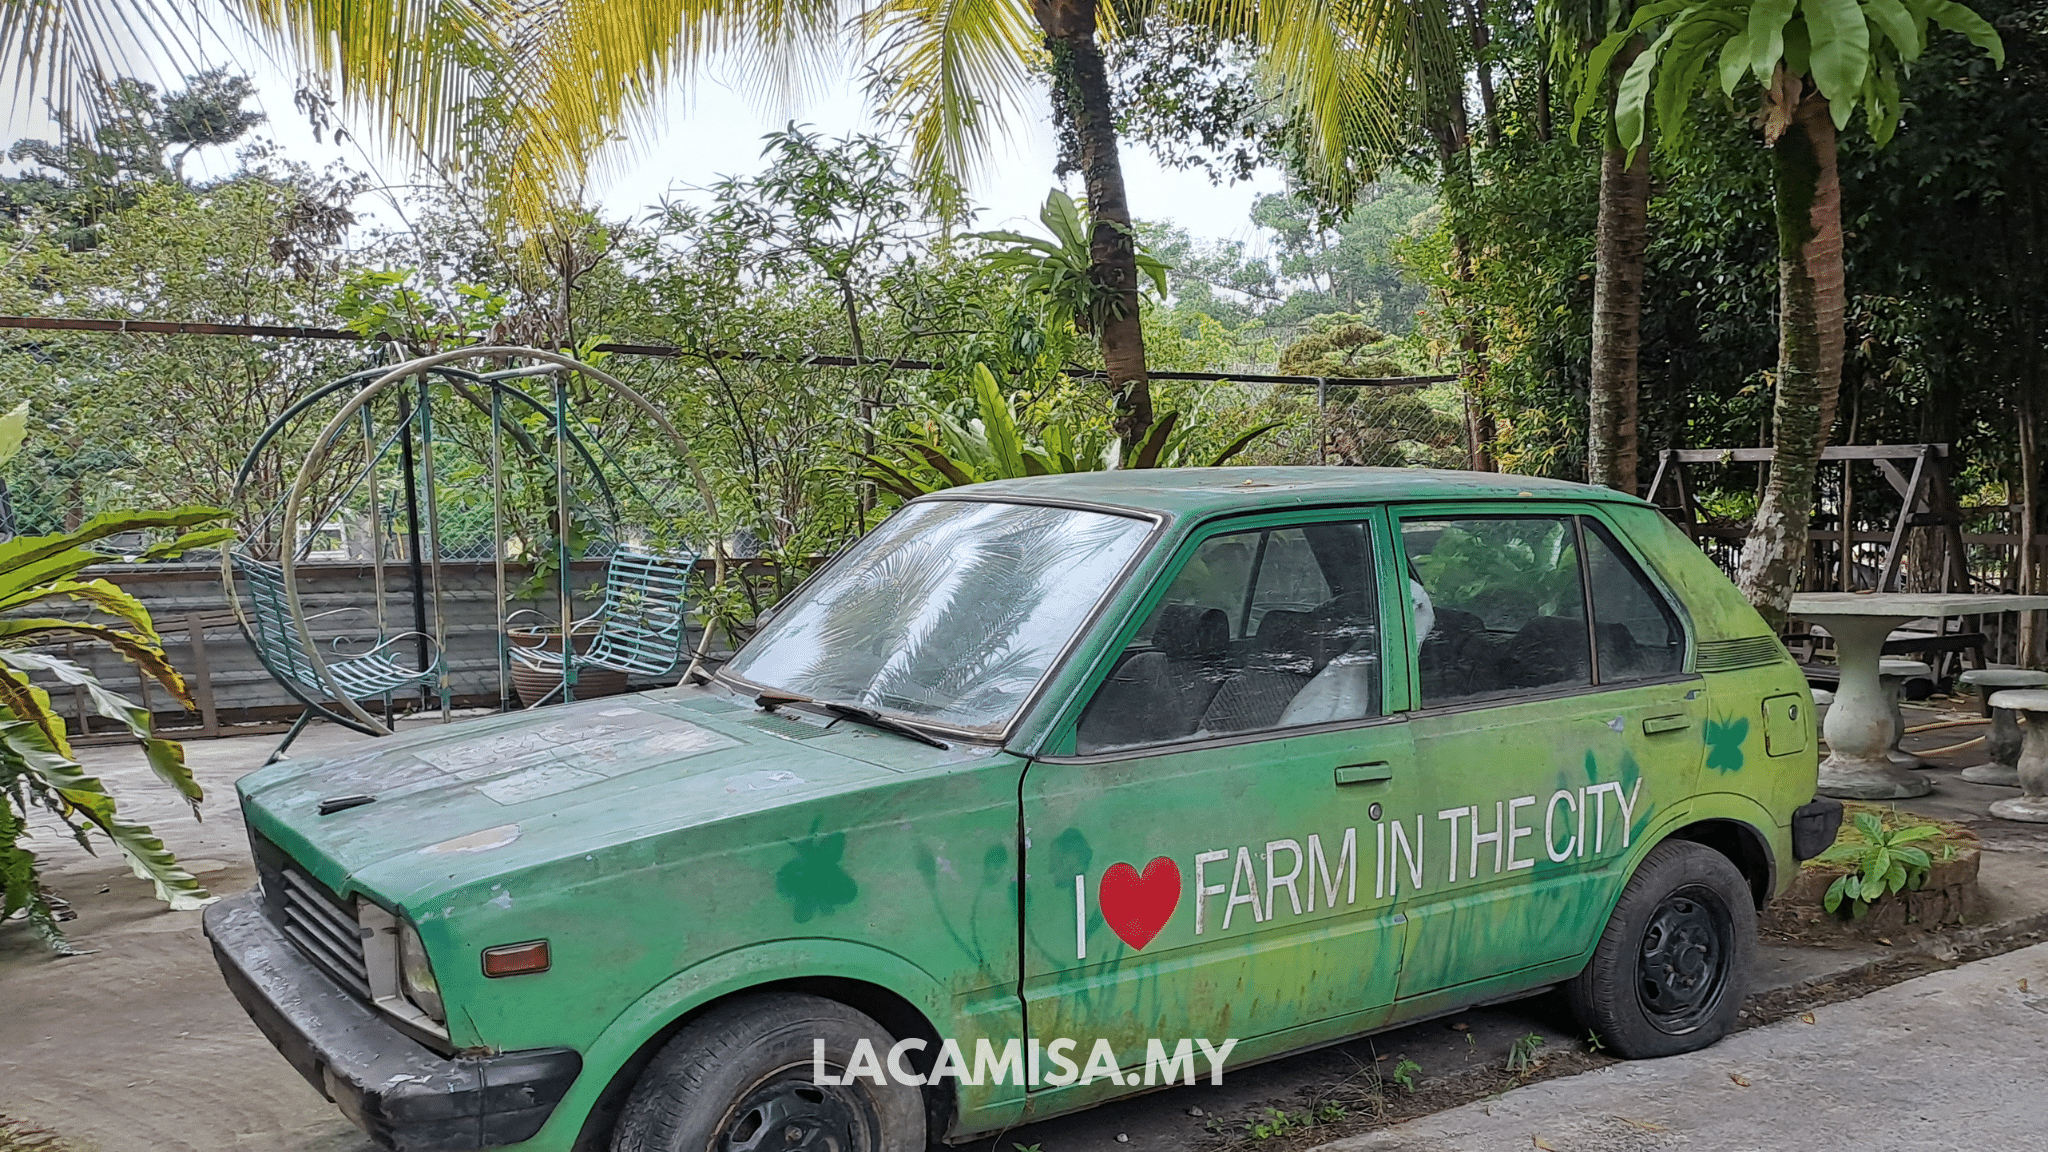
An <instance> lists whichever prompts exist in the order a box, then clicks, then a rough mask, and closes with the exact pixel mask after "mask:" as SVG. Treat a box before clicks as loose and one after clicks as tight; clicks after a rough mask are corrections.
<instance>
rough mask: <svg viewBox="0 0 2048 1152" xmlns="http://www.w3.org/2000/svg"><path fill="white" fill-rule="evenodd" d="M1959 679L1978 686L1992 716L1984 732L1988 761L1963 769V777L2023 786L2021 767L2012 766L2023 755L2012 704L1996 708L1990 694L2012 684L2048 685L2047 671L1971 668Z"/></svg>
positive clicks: (1975, 782) (2034, 686)
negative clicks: (1986, 731)
mask: <svg viewBox="0 0 2048 1152" xmlns="http://www.w3.org/2000/svg"><path fill="white" fill-rule="evenodd" d="M1957 679H1959V680H1961V681H1962V682H1963V683H1965V684H1969V685H1973V686H1974V687H1975V688H1976V689H1977V695H1978V699H1979V702H1980V703H1981V704H1982V705H1983V708H1984V714H1985V715H1987V716H1989V717H1991V730H1990V731H1989V732H1988V733H1986V734H1985V736H1984V755H1985V762H1984V763H1982V764H1978V765H1976V766H1975V767H1971V768H1965V769H1963V779H1965V780H1968V781H1969V782H1970V783H1972V784H2002V785H2004V786H2005V787H2007V788H2017V787H2019V786H2020V770H2019V769H2017V768H2015V767H2013V764H2014V763H2016V762H2017V761H2018V760H2019V756H2020V725H2019V721H2018V720H2017V719H2015V718H2014V716H2013V714H2012V709H2010V708H1993V707H1992V706H1991V697H1992V696H1993V695H1995V694H1997V693H1998V692H2001V691H2004V690H2006V689H2012V688H2048V672H2035V671H2033V670H2031V669H2027V668H1972V669H1970V670H1969V671H1968V672H1965V673H1963V674H1962V675H1961V676H1960V677H1957Z"/></svg>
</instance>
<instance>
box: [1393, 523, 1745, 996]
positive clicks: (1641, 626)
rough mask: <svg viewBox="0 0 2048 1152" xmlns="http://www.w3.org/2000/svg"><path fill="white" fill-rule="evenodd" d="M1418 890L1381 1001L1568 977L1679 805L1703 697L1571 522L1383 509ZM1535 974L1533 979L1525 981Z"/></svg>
mask: <svg viewBox="0 0 2048 1152" xmlns="http://www.w3.org/2000/svg"><path fill="white" fill-rule="evenodd" d="M1398 525H1399V531H1398V535H1399V538H1400V541H1401V546H1402V554H1403V558H1404V561H1405V563H1406V564H1407V566H1408V567H1407V571H1408V574H1409V576H1410V578H1411V580H1412V581H1413V589H1414V592H1413V595H1414V599H1415V604H1416V607H1415V611H1414V614H1413V620H1412V627H1411V629H1410V631H1411V634H1412V635H1413V636H1414V637H1416V638H1417V639H1418V641H1419V642H1416V643H1412V644H1411V650H1410V653H1409V659H1410V660H1411V661H1412V664H1413V667H1414V668H1415V676H1414V679H1413V684H1414V692H1415V709H1414V712H1413V714H1412V720H1411V724H1410V727H1411V729H1412V730H1413V732H1414V734H1415V748H1416V775H1417V779H1418V782H1419V783H1418V788H1419V789H1420V793H1421V795H1420V800H1421V804H1420V810H1419V811H1418V813H1417V814H1416V816H1415V818H1414V820H1415V828H1414V830H1413V835H1414V838H1415V839H1416V840H1417V841H1419V842H1421V843H1422V844H1423V845H1424V846H1425V847H1424V849H1423V855H1424V860H1423V864H1424V867H1423V871H1422V880H1423V882H1422V884H1421V886H1420V889H1419V890H1418V891H1415V892H1414V893H1413V894H1412V895H1406V896H1404V897H1403V899H1402V903H1401V909H1402V910H1403V911H1405V912H1406V913H1407V915H1408V921H1409V923H1408V931H1407V942H1406V954H1405V955H1404V957H1403V959H1402V965H1401V979H1400V997H1401V998H1402V999H1403V1000H1407V999H1409V998H1411V997H1417V996H1425V995H1430V994H1432V993H1440V992H1443V991H1444V990H1447V989H1456V988H1459V987H1461V986H1465V985H1471V984H1475V983H1477V982H1481V981H1486V980H1489V979H1494V978H1504V977H1511V976H1512V974H1514V973H1517V972H1530V971H1531V970H1534V969H1538V968H1541V967H1542V966H1544V965H1546V964H1552V963H1554V962H1558V961H1563V960H1568V959H1570V958H1573V957H1576V956H1577V955H1579V954H1580V953H1582V952H1583V951H1584V950H1585V948H1587V947H1588V946H1590V944H1591V942H1592V940H1593V939H1594V938H1595V936H1596V935H1597V934H1598V933H1599V932H1600V930H1601V928H1602V926H1603V924H1604V922H1605V918H1606V915H1607V912H1608V909H1609V908H1610V907H1611V905H1612V902H1613V900H1614V898H1615V894H1616V891H1617V889H1618V887H1619V885H1620V883H1621V882H1622V881H1623V880H1625V879H1626V877H1625V876H1623V875H1622V874H1621V873H1622V869H1623V868H1624V867H1625V861H1626V860H1627V859H1628V858H1629V857H1630V854H1631V848H1632V847H1634V846H1635V845H1636V843H1637V841H1638V839H1639V838H1640V836H1641V834H1642V832H1643V830H1644V829H1645V828H1646V827H1647V826H1648V824H1649V822H1650V820H1651V818H1652V814H1653V813H1654V812H1655V810H1656V809H1657V808H1658V807H1659V806H1660V805H1666V804H1670V803H1673V802H1676V801H1678V800H1680V799H1682V798H1683V797H1685V796H1687V795H1689V794H1690V793H1691V791H1692V788H1693V783H1694V777H1695V775H1696V774H1697V771H1698V768H1699V764H1700V759H1701V754H1702V744H1701V725H1702V723H1703V720H1704V715H1705V704H1706V702H1705V700H1704V698H1703V697H1704V693H1703V692H1702V691H1701V685H1700V681H1699V679H1698V678H1697V677H1696V676H1690V675H1687V674H1685V673H1684V671H1683V669H1684V667H1685V653H1686V638H1685V628H1684V623H1683V618H1682V617H1681V615H1680V614H1679V613H1678V611H1677V610H1676V609H1675V608H1674V606H1673V604H1674V601H1673V600H1672V598H1670V597H1669V596H1668V595H1666V593H1665V592H1664V590H1663V589H1661V588H1659V587H1658V586H1656V585H1655V584H1654V583H1653V582H1652V581H1651V580H1650V579H1649V578H1648V577H1647V576H1645V574H1644V571H1643V569H1642V568H1641V566H1640V565H1638V564H1637V563H1636V561H1635V560H1634V558H1633V557H1631V556H1630V555H1629V554H1628V553H1627V552H1626V551H1625V550H1624V549H1623V548H1621V547H1620V546H1619V545H1618V544H1617V542H1616V540H1615V537H1614V536H1613V534H1612V533H1611V532H1610V531H1609V530H1608V528H1607V527H1606V526H1605V525H1604V524H1602V523H1601V522H1600V521H1599V520H1598V519H1597V518H1596V517H1593V516H1590V515H1582V514H1579V511H1578V510H1576V509H1572V508H1570V507H1568V506H1567V507H1557V508H1553V509H1552V510H1549V511H1541V510H1537V509H1529V510H1526V511H1525V510H1523V509H1522V508H1517V509H1516V510H1515V513H1514V514H1512V515H1506V514H1500V513H1498V512H1495V511H1493V510H1491V509H1487V508H1476V509H1475V508H1472V507H1469V506H1468V507H1466V508H1442V507H1439V508H1415V509H1402V510H1400V512H1399V515H1398ZM1539 975H1540V974H1539Z"/></svg>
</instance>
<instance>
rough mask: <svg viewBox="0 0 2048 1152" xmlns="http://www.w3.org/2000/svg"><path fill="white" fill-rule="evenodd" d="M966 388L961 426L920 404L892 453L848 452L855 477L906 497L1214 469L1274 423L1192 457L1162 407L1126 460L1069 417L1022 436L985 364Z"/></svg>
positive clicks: (1113, 444) (1098, 433) (1116, 447)
mask: <svg viewBox="0 0 2048 1152" xmlns="http://www.w3.org/2000/svg"><path fill="white" fill-rule="evenodd" d="M972 386H973V394H974V408H975V417H974V418H973V419H971V420H969V421H967V422H966V423H964V424H963V423H961V422H960V421H959V420H957V419H955V418H953V417H952V416H951V415H949V414H948V413H946V412H944V411H943V410H940V409H937V408H933V409H928V410H927V411H926V413H925V420H926V431H925V434H924V435H923V436H917V437H905V438H899V439H895V440H891V441H889V442H888V443H887V447H889V448H890V449H891V450H892V451H893V452H894V453H895V455H894V457H893V458H890V457H884V456H880V455H872V454H868V453H856V455H859V456H860V458H861V460H862V462H863V463H864V464H865V465H866V467H865V468H863V470H862V473H861V474H862V476H864V477H865V478H866V479H868V480H870V481H872V482H874V484H875V485H876V486H877V487H879V488H881V489H882V490H883V491H885V492H889V493H891V494H892V495H895V496H899V497H901V498H903V499H905V500H909V499H913V498H915V497H918V496H922V495H924V494H925V493H928V492H936V491H939V490H940V489H942V488H952V487H956V486H958V485H961V484H978V483H980V482H982V481H985V480H1012V479H1017V478H1019V477H1024V476H1050V475H1053V474H1056V473H1067V472H1100V471H1104V470H1106V469H1111V468H1180V467H1190V466H1194V465H1197V464H1207V465H1208V466H1210V467H1215V466H1218V465H1221V464H1224V463H1226V462H1227V461H1229V460H1230V459H1231V458H1232V457H1234V456H1236V455H1237V454H1238V453H1240V452H1242V451H1244V450H1245V449H1246V448H1247V447H1249V446H1250V445H1251V443H1252V441H1254V440H1256V439H1258V438H1259V437H1260V436H1263V435H1265V434H1266V433H1268V432H1270V431H1272V430H1273V429H1275V428H1277V427H1279V426H1280V424H1279V422H1278V421H1274V422H1271V423H1267V424H1261V425H1259V426H1258V427H1256V428H1253V429H1251V430H1250V431H1248V432H1246V433H1244V434H1243V435H1241V436H1239V437H1238V438H1237V439H1235V440H1232V441H1231V442H1230V443H1229V444H1227V445H1225V446H1224V448H1223V450H1222V451H1221V452H1218V453H1216V454H1215V455H1213V456H1211V457H1209V458H1208V459H1207V460H1203V459H1201V458H1200V457H1199V456H1197V455H1196V448H1195V444H1194V440H1193V437H1192V435H1191V432H1192V430H1191V429H1188V428H1185V427H1183V426H1182V421H1181V418H1180V413H1178V412H1168V413H1166V414H1165V415H1163V416H1161V417H1159V419H1157V420H1155V421H1153V423H1152V425H1151V426H1150V427H1149V428H1147V429H1146V431H1145V434H1144V436H1143V437H1141V438H1140V439H1139V441H1138V446H1137V450H1136V451H1135V452H1133V453H1132V454H1131V457H1130V459H1129V460H1128V461H1126V460H1125V459H1124V457H1123V446H1122V445H1121V444H1120V443H1118V442H1117V441H1116V440H1115V439H1114V438H1113V437H1111V436H1110V435H1109V433H1108V430H1107V429H1102V428H1094V427H1086V426H1082V425H1080V424H1079V423H1078V422H1077V421H1074V420H1072V419H1070V418H1067V419H1061V418H1055V419H1050V420H1047V421H1046V422H1045V425H1044V428H1043V430H1042V431H1041V432H1040V433H1039V439H1038V441H1037V442H1036V443H1034V442H1032V441H1029V440H1027V439H1026V438H1025V436H1024V434H1023V432H1022V431H1021V427H1022V424H1023V421H1022V420H1020V418H1019V414H1018V412H1017V408H1016V406H1015V404H1014V403H1013V402H1012V401H1011V399H1010V398H1009V397H1006V396H1004V395H1003V390H1002V388H1001V387H1000V386H999V385H997V383H996V378H995V374H994V373H992V372H990V371H989V370H988V367H987V365H983V364H976V365H975V366H974V371H973V375H972Z"/></svg>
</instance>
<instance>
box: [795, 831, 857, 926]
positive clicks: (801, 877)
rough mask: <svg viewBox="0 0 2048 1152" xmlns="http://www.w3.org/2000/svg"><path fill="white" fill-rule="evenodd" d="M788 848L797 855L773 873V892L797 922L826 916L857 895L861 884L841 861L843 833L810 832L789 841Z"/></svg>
mask: <svg viewBox="0 0 2048 1152" xmlns="http://www.w3.org/2000/svg"><path fill="white" fill-rule="evenodd" d="M789 849H790V851H792V852H794V853H796V856H795V858H794V859H792V860H791V861H790V862H789V863H787V864H784V865H783V866H782V867H781V869H780V870H778V871H777V872H776V873H775V891H776V892H778V893H780V894H781V895H782V897H783V899H785V900H788V901H789V902H790V906H791V908H792V909H793V910H794V913H795V916H796V922H797V923H799V924H805V923H809V922H810V919H811V917H813V916H818V915H826V916H829V915H831V914H832V913H834V912H837V911H838V910H839V909H840V908H841V907H843V906H844V905H847V904H851V903H853V900H854V897H856V896H859V895H860V886H859V885H857V884H855V883H854V882H853V877H851V876H848V875H847V874H846V869H845V868H844V867H842V866H841V864H840V861H841V859H843V858H844V857H845V855H846V833H844V832H834V833H832V834H831V835H829V836H820V835H818V834H817V833H816V832H815V831H813V832H812V833H811V835H810V836H808V837H806V838H804V839H802V840H792V841H790V842H789Z"/></svg>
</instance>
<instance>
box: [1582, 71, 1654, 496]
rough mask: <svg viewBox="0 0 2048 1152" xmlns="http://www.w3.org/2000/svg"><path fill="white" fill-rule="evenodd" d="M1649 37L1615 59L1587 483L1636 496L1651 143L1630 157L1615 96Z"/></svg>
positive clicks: (1598, 230)
mask: <svg viewBox="0 0 2048 1152" xmlns="http://www.w3.org/2000/svg"><path fill="white" fill-rule="evenodd" d="M1642 51H1643V38H1642V37H1640V36H1637V37H1635V38H1634V39H1632V40H1630V41H1629V42H1628V43H1627V44H1626V45H1625V46H1623V48H1622V49H1621V51H1619V52H1617V53H1615V54H1614V63H1613V65H1612V66H1611V67H1610V69H1609V72H1610V74H1611V76H1610V78H1611V79H1612V81H1613V83H1612V84H1610V85H1609V86H1608V91H1609V96H1608V102H1607V111H1608V124H1607V129H1606V133H1605V136H1606V144H1605V147H1604V148H1603V149H1602V150H1601V153H1600V218H1599V223H1598V224H1597V225H1595V231H1594V242H1593V251H1594V267H1593V366H1592V382H1591V387H1590V389H1589V392H1590V396H1589V405H1588V411H1587V419H1586V481H1587V483H1590V484H1604V485H1606V486H1607V487H1609V488H1614V489H1617V490H1619V491H1622V492H1626V493H1628V494H1629V495H1631V496H1633V495H1635V491H1636V456H1637V444H1636V410H1637V402H1638V392H1639V375H1638V355H1639V353H1640V351H1641V348H1642V326H1643V323H1642V322H1643V253H1644V250H1645V249H1646V248H1647V247H1648V244H1649V227H1650V146H1649V143H1648V142H1647V141H1645V142H1644V143H1643V144H1642V145H1641V146H1639V147H1638V148H1637V149H1636V154H1635V158H1634V159H1633V160H1631V159H1630V158H1629V156H1628V152H1627V150H1626V149H1624V148H1623V147H1622V146H1621V139H1620V137H1618V136H1617V135H1616V134H1615V131H1614V115H1613V113H1614V97H1613V95H1612V93H1613V91H1614V90H1615V89H1616V88H1618V87H1619V86H1620V84H1621V77H1622V74H1623V73H1625V72H1627V71H1628V66H1629V65H1630V64H1631V63H1632V62H1634V60H1635V58H1636V57H1637V56H1639V55H1641V54H1642Z"/></svg>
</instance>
